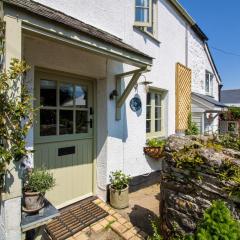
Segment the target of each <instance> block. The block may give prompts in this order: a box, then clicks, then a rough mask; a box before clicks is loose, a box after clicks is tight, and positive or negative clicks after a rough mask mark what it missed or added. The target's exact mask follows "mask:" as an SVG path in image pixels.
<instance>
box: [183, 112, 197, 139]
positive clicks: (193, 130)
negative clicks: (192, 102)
mask: <svg viewBox="0 0 240 240" xmlns="http://www.w3.org/2000/svg"><path fill="white" fill-rule="evenodd" d="M185 134H186V135H198V134H199V129H198V127H197V124H196V123H195V122H193V121H192V114H191V113H190V114H189V115H188V128H187V129H186V131H185Z"/></svg>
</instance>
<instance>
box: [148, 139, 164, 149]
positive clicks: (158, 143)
mask: <svg viewBox="0 0 240 240" xmlns="http://www.w3.org/2000/svg"><path fill="white" fill-rule="evenodd" d="M165 144H166V140H163V139H158V138H152V139H149V140H148V141H147V146H149V147H161V148H162V147H164V145H165Z"/></svg>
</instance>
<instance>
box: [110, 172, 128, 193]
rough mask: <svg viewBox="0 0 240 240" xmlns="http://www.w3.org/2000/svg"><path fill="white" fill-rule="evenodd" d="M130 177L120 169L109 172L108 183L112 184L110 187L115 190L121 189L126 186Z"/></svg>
mask: <svg viewBox="0 0 240 240" xmlns="http://www.w3.org/2000/svg"><path fill="white" fill-rule="evenodd" d="M130 179H131V178H130V176H127V175H126V174H124V173H123V172H122V171H121V170H120V171H115V172H111V175H110V183H111V185H112V188H114V189H116V190H122V189H124V188H126V187H127V185H128V183H129V181H130Z"/></svg>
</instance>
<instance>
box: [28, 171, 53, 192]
mask: <svg viewBox="0 0 240 240" xmlns="http://www.w3.org/2000/svg"><path fill="white" fill-rule="evenodd" d="M54 186H55V179H54V178H53V175H52V173H50V172H48V171H47V170H46V169H33V170H32V172H30V173H29V174H28V176H27V178H26V181H25V184H24V191H29V192H40V193H43V194H44V193H45V192H46V191H48V190H50V189H52V188H53V187H54Z"/></svg>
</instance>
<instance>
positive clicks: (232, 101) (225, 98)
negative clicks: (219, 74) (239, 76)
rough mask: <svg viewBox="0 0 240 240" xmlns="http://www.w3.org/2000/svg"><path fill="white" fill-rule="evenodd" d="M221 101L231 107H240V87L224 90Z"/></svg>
mask: <svg viewBox="0 0 240 240" xmlns="http://www.w3.org/2000/svg"><path fill="white" fill-rule="evenodd" d="M221 102H223V103H224V104H225V105H227V106H229V107H240V89H229V90H222V91H221Z"/></svg>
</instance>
